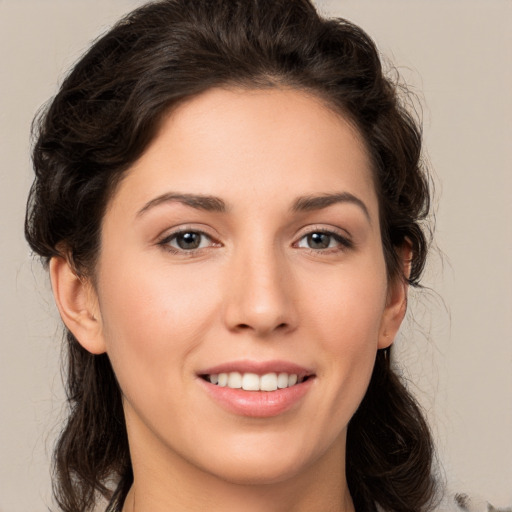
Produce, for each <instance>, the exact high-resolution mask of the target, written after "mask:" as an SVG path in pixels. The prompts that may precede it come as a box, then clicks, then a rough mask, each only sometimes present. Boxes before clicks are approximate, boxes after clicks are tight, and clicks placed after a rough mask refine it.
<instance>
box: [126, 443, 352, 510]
mask: <svg viewBox="0 0 512 512" xmlns="http://www.w3.org/2000/svg"><path fill="white" fill-rule="evenodd" d="M341 448H342V449H340V447H336V446H335V447H333V449H332V453H329V454H328V455H327V456H326V457H324V458H323V459H322V460H321V461H318V462H317V463H315V464H313V465H312V466H311V467H310V468H308V469H307V470H306V471H304V472H302V473H301V474H298V475H293V476H291V477H290V478H286V479H284V480H282V481H278V482H272V483H263V484H258V483H256V484H254V483H252V484H243V483H242V484H241V483H233V482H229V481H226V480H223V479H221V478H219V477H218V476H216V475H212V474H209V473H206V472H203V471H201V470H199V469H198V468H196V467H190V464H188V463H181V464H176V460H174V461H173V463H171V464H169V465H168V466H167V467H161V466H160V465H158V464H156V465H147V464H143V463H142V461H141V460H138V458H137V457H136V456H135V457H134V456H133V454H132V460H133V469H134V482H133V485H132V487H131V489H130V491H129V493H128V495H127V498H126V501H125V504H124V507H123V512H185V511H186V512H196V511H197V512H199V511H204V510H208V511H209V512H239V511H240V510H243V511H244V512H262V511H265V512H310V511H311V510H322V512H354V510H355V509H354V506H353V503H352V499H351V496H350V493H349V491H348V487H347V484H346V478H345V472H344V464H343V460H344V454H345V453H344V452H345V450H344V444H343V446H342V447H341ZM333 461H336V464H333ZM153 462H154V461H153ZM333 468H335V469H333Z"/></svg>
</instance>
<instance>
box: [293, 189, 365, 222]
mask: <svg viewBox="0 0 512 512" xmlns="http://www.w3.org/2000/svg"><path fill="white" fill-rule="evenodd" d="M338 203H351V204H355V205H356V206H358V207H359V208H360V209H361V210H362V211H363V213H364V214H365V216H366V218H367V219H368V221H369V222H370V223H371V217H370V212H369V211H368V208H367V206H366V204H364V202H363V201H362V200H361V199H359V198H358V197H356V196H355V195H353V194H351V193H350V192H340V193H337V194H322V195H319V196H303V197H299V198H298V199H296V200H295V202H294V203H293V205H292V211H295V212H308V211H312V210H322V209H323V208H327V207H329V206H331V205H333V204H338Z"/></svg>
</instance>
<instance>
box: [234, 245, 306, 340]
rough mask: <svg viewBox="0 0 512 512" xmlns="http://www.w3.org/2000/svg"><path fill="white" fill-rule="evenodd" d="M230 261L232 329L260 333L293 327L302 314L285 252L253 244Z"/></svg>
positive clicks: (288, 330) (284, 331) (268, 334)
mask: <svg viewBox="0 0 512 512" xmlns="http://www.w3.org/2000/svg"><path fill="white" fill-rule="evenodd" d="M269 245H270V244H269ZM230 263H231V264H230V267H229V270H228V272H227V274H228V275H227V285H226V294H225V308H224V317H225V322H226V325H227V327H228V329H229V330H230V331H238V332H241V331H242V332H250V333H252V334H253V335H254V336H258V337H268V336H270V335H273V334H276V333H287V332H291V331H293V330H294V329H295V328H296V326H297V320H298V315H297V311H296V302H295V300H294V293H293V278H292V272H291V269H290V268H289V264H288V263H287V261H286V257H285V255H284V254H280V252H279V250H276V249H275V248H274V247H268V248H267V249H264V250H263V249H259V250H255V249H254V245H253V246H252V247H251V248H248V250H246V251H238V254H236V255H235V256H234V258H233V260H232V261H231V262H230Z"/></svg>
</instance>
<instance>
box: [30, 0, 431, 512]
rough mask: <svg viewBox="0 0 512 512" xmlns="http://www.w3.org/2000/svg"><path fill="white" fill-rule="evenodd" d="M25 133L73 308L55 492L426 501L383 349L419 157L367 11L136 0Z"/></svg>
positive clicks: (407, 259) (421, 187)
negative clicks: (357, 22)
mask: <svg viewBox="0 0 512 512" xmlns="http://www.w3.org/2000/svg"><path fill="white" fill-rule="evenodd" d="M37 130H38V131H37V140H36V143H35V147H34V153H33V159H34V167H35V172H36V179H35V182H34V185H33V188H32V192H31V196H30V200H29V206H28V213H27V222H26V236H27V239H28V240H29V243H30V244H31V247H32V248H33V249H34V250H35V251H36V252H37V253H38V254H39V255H41V256H42V257H43V259H44V260H45V261H46V262H48V264H49V270H50V275H51V279H52V286H53V291H54V295H55V299H56V302H57V305H58V307H59V311H60V314H61V317H62V319H63V321H64V323H65V325H66V329H67V343H68V374H67V377H68V381H67V386H68V396H69V402H70V413H69V417H68V421H67V424H66V426H65V428H64V430H63V432H62V435H61V437H60V440H59V443H58V446H57V448H56V451H55V476H56V480H55V482H56V483H55V495H56V498H57V501H58V503H59V505H60V507H61V509H62V510H64V511H73V512H76V511H86V510H91V509H92V508H93V507H94V505H95V503H96V502H97V501H98V497H99V495H103V496H104V497H107V498H108V499H111V502H110V505H109V508H108V510H110V511H114V510H115V511H123V512H134V511H135V512H143V511H147V510H151V511H153V512H157V511H159V510H166V511H167V510H204V509H206V508H208V509H209V510H216V509H219V510H220V509H222V510H232V509H233V510H234V509H235V507H237V508H238V507H241V506H243V507H244V508H245V509H246V510H248V511H253V510H254V511H262V510H265V511H273V510H275V511H278V510H279V511H281V510H286V511H303V510H319V511H320V510H321V511H331V510H332V511H334V510H336V511H341V510H343V511H353V510H357V511H363V512H365V511H371V510H377V507H378V508H379V509H381V510H388V511H391V510H392V511H420V510H421V511H423V510H431V509H432V508H433V507H435V505H436V501H437V495H436V479H435V477H434V474H433V449H432V441H431V437H430V434H429V430H428V427H427V425H426V422H425V420H424V419H423V416H422V414H421V411H420V410H419V408H418V406H417V405H416V403H415V401H414V399H413V398H412V397H411V396H410V395H409V393H408V392H407V390H406V389H405V388H404V386H403V385H402V384H401V383H400V381H399V379H398V378H397V377H396V375H395V373H394V371H393V368H392V366H391V364H390V352H391V347H392V343H393V339H394V337H395V335H396V333H397V331H398V328H399V326H400V323H401V321H402V319H403V317H404V315H405V311H406V305H407V287H408V285H412V286H417V285H418V284H419V279H420V276H421V272H422V269H423V266H424V263H425V258H426V253H427V245H428V243H427V242H428V240H427V236H426V232H425V227H424V225H423V224H424V220H425V219H426V217H427V215H428V212H429V191H428V185H427V183H428V180H427V177H426V175H425V172H424V170H423V168H422V166H421V160H420V150H421V136H420V130H419V127H418V126H417V125H416V124H415V122H414V121H413V119H412V118H411V117H410V116H409V114H407V112H406V111H405V110H404V109H403V108H402V106H401V105H400V102H399V100H398V98H397V91H396V87H395V86H394V84H393V83H391V82H390V81H389V80H388V79H386V77H385V76H384V75H383V73H382V69H381V65H380V61H379V57H378V54H377V51H376V49H375V46H374V44H373V43H372V41H371V40H370V39H369V38H368V36H367V35H366V34H365V33H364V32H363V31H362V30H360V29H359V28H357V27H355V26H354V25H352V24H350V23H349V22H346V21H344V20H325V19H322V18H321V17H319V16H318V14H317V13H316V11H315V9H314V7H313V6H312V5H311V4H310V3H309V1H307V0H292V1H290V0H286V1H285V0H282V1H276V0H243V1H237V2H227V1H225V0H214V1H211V0H210V1H208V0H194V1H193V2H189V1H184V0H167V1H165V0H164V1H161V2H156V3H152V4H148V5H147V6H145V7H142V8H140V9H138V10H136V11H134V12H133V13H132V14H130V15H129V16H128V17H126V18H125V19H123V20H121V21H120V22H119V23H118V24H117V25H116V26H115V27H114V28H113V29H112V30H111V31H110V32H109V33H108V34H106V35H105V36H103V37H102V38H101V39H99V40H98V41H97V42H96V43H95V44H94V46H93V47H92V48H91V49H90V50H89V51H88V52H87V54H86V55H85V56H84V57H83V58H82V59H81V60H80V62H78V64H77V65H76V66H75V68H74V69H73V71H72V72H71V74H70V75H69V76H68V78H67V79H66V80H65V81H64V83H63V85H62V87H61V90H60V91H59V93H58V94H57V96H56V97H55V98H54V99H53V101H52V103H51V104H50V106H49V107H48V109H47V110H46V112H44V113H43V114H42V116H41V117H40V119H39V122H38V125H37ZM111 487H113V488H114V489H115V492H114V493H113V495H112V491H111Z"/></svg>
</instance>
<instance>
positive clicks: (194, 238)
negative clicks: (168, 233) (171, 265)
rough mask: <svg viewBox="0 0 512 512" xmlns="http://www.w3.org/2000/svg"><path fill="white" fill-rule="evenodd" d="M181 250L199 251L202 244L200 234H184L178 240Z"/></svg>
mask: <svg viewBox="0 0 512 512" xmlns="http://www.w3.org/2000/svg"><path fill="white" fill-rule="evenodd" d="M176 242H177V244H178V246H179V247H180V249H197V248H198V247H199V244H200V242H201V235H200V234H199V233H182V234H180V235H179V236H178V238H177V240H176Z"/></svg>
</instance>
